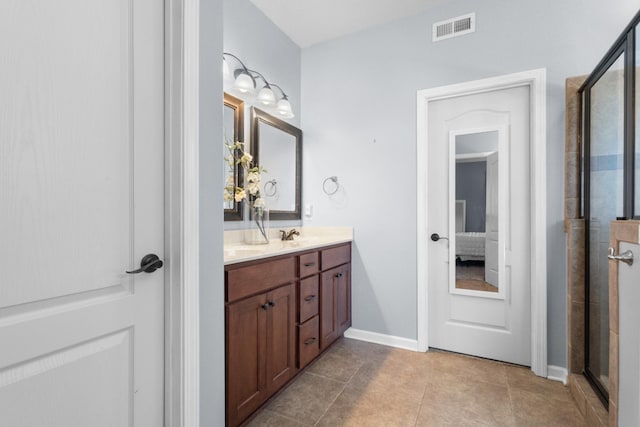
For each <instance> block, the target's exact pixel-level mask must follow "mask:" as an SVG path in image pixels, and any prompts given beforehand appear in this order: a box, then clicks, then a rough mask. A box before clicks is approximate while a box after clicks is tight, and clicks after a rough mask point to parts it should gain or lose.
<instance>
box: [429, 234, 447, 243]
mask: <svg viewBox="0 0 640 427" xmlns="http://www.w3.org/2000/svg"><path fill="white" fill-rule="evenodd" d="M431 240H433V241H434V242H437V241H438V240H449V238H448V237H441V236H440V235H439V234H438V233H433V234H432V235H431Z"/></svg>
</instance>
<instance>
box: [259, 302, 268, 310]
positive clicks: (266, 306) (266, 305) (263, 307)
mask: <svg viewBox="0 0 640 427" xmlns="http://www.w3.org/2000/svg"><path fill="white" fill-rule="evenodd" d="M260 307H262V309H263V310H269V303H265V304H262V305H261V306H260Z"/></svg>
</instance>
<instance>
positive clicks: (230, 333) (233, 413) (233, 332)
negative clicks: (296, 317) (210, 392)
mask: <svg viewBox="0 0 640 427" xmlns="http://www.w3.org/2000/svg"><path fill="white" fill-rule="evenodd" d="M266 302H267V297H266V294H262V295H257V296H255V297H251V298H248V299H245V300H242V301H240V302H236V303H233V304H229V305H228V306H227V425H230V426H235V425H238V424H239V423H240V422H241V421H242V420H244V419H245V418H246V417H247V416H249V415H250V414H251V413H252V412H253V411H254V410H255V409H256V408H258V406H260V404H261V403H262V402H263V401H264V400H265V399H266V398H267V397H268V396H267V381H266V375H265V374H266V353H267V314H268V311H269V309H268V308H265V307H267V306H266V305H265V303H266Z"/></svg>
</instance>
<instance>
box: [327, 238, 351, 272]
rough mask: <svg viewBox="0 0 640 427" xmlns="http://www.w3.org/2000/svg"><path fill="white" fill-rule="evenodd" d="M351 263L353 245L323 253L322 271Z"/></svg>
mask: <svg viewBox="0 0 640 427" xmlns="http://www.w3.org/2000/svg"><path fill="white" fill-rule="evenodd" d="M349 261H351V244H346V245H342V246H338V247H337V248H331V249H325V250H323V251H322V269H323V270H327V269H329V268H332V267H336V266H338V265H342V264H346V263H347V262H349Z"/></svg>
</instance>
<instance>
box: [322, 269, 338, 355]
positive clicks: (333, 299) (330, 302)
mask: <svg viewBox="0 0 640 427" xmlns="http://www.w3.org/2000/svg"><path fill="white" fill-rule="evenodd" d="M339 273H340V269H339V268H333V269H331V270H327V271H325V272H324V273H322V280H321V282H322V284H321V292H320V348H321V349H322V350H324V349H325V348H327V347H328V346H329V344H331V343H332V342H333V341H335V340H336V338H338V335H339V331H338V321H337V319H336V305H337V294H336V289H337V286H336V284H337V281H338V279H339Z"/></svg>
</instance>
